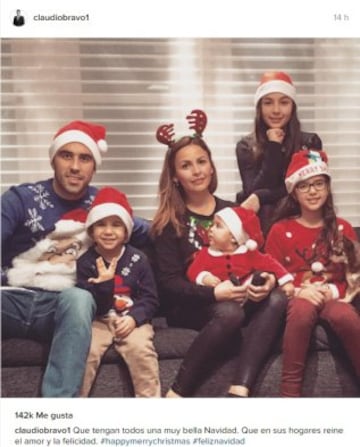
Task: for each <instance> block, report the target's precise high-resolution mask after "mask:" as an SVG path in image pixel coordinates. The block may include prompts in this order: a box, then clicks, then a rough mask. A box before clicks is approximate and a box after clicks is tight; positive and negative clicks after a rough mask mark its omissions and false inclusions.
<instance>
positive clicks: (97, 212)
mask: <svg viewBox="0 0 360 447" xmlns="http://www.w3.org/2000/svg"><path fill="white" fill-rule="evenodd" d="M109 216H118V217H119V218H120V219H121V220H122V221H123V223H124V225H125V227H126V230H127V238H126V241H125V242H127V241H128V240H129V239H130V236H131V233H132V230H133V227H134V222H133V218H132V216H133V212H132V208H131V206H130V204H129V202H128V200H127V197H126V195H125V194H124V193H123V192H121V191H119V190H117V189H115V188H111V187H109V186H107V187H105V188H102V189H100V190H99V191H98V193H97V194H96V196H95V199H94V201H93V203H92V205H91V208H90V210H89V214H88V216H87V219H86V223H85V227H86V228H87V229H89V228H90V227H91V225H93V224H94V223H95V222H98V221H99V220H101V219H105V218H106V217H109Z"/></svg>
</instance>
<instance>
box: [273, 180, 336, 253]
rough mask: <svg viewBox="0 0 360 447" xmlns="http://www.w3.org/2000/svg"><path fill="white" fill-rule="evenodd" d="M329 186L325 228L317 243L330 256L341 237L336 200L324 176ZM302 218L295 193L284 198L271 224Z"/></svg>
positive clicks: (324, 209)
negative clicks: (335, 243) (333, 246)
mask: <svg viewBox="0 0 360 447" xmlns="http://www.w3.org/2000/svg"><path fill="white" fill-rule="evenodd" d="M324 178H325V179H326V182H327V185H328V196H327V199H326V201H325V203H324V205H323V207H322V217H323V219H324V226H323V228H322V230H321V232H320V234H319V238H318V240H317V243H319V244H321V245H323V246H324V247H325V249H326V253H327V254H328V255H330V253H331V252H332V245H333V243H334V241H336V240H337V239H338V237H339V233H338V226H337V222H336V213H335V205H334V198H333V195H332V192H331V181H330V178H329V177H327V176H324ZM300 216H301V208H300V205H299V202H298V201H297V199H296V196H295V194H294V193H291V194H288V195H287V196H286V197H284V198H283V199H282V200H281V201H280V203H279V205H278V206H277V207H276V209H275V211H274V215H273V219H272V222H271V224H274V223H275V222H278V221H279V220H282V219H295V218H297V217H300Z"/></svg>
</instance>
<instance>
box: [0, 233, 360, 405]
mask: <svg viewBox="0 0 360 447" xmlns="http://www.w3.org/2000/svg"><path fill="white" fill-rule="evenodd" d="M357 230H358V233H360V231H359V230H360V229H359V228H358V229H357ZM356 305H357V309H358V310H360V296H358V297H357V299H356ZM153 325H154V327H155V347H156V349H157V352H158V355H159V364H160V380H161V385H162V392H163V394H164V393H165V392H166V391H167V390H168V388H169V386H170V385H171V383H172V382H173V380H174V377H175V375H176V372H177V370H178V368H179V366H180V364H181V361H182V359H183V357H184V355H185V353H186V351H187V350H188V348H189V346H190V344H191V343H192V341H193V340H194V338H195V336H196V332H195V331H193V330H189V329H182V328H169V327H168V326H167V324H166V321H165V319H164V318H163V317H158V318H155V319H154V321H153ZM332 338H333V336H332V335H331V333H327V331H326V330H325V329H324V328H323V327H321V326H320V325H318V326H317V327H316V329H315V331H314V334H313V338H312V342H311V348H310V353H309V358H308V362H307V368H306V373H305V381H304V387H303V394H304V396H307V397H360V384H359V383H358V382H357V381H356V378H355V376H354V373H353V371H352V367H351V365H350V364H349V362H348V360H347V358H346V356H345V354H344V352H343V349H342V347H341V346H340V345H339V343H337V342H336V340H333V339H332ZM330 346H331V350H330ZM48 349H49V346H48V345H47V344H44V343H39V342H37V341H33V340H23V339H8V340H4V341H3V342H2V369H1V371H2V390H1V391H2V396H3V397H38V396H39V388H40V383H41V377H42V374H43V371H44V366H45V364H46V359H47V353H48ZM237 349H238V347H237V346H229V350H228V352H224V353H222V359H220V360H219V363H218V365H217V366H216V367H215V368H214V369H213V370H211V371H208V374H207V376H206V377H204V380H203V382H202V383H201V384H200V386H199V387H198V389H197V390H196V393H195V396H197V397H221V396H225V395H226V392H227V389H228V387H229V385H230V384H231V381H232V375H233V372H234V370H235V368H236V361H235V357H236V351H237ZM281 362H282V358H281V340H280V339H279V342H278V343H277V345H276V346H274V350H273V352H272V354H271V356H270V357H269V359H268V361H267V362H266V364H265V365H264V368H263V370H262V371H261V373H260V375H259V377H258V380H257V382H256V385H255V387H254V389H253V390H252V395H253V396H255V397H276V396H279V383H280V373H281ZM91 395H92V396H93V397H130V396H133V390H132V386H131V380H130V376H129V373H128V370H127V367H126V365H125V363H124V362H123V361H122V359H121V358H119V356H118V355H117V354H116V352H115V351H114V349H112V348H110V349H109V350H108V351H107V353H106V354H105V356H104V358H103V361H102V364H101V366H100V369H99V372H98V376H97V379H96V382H95V384H94V387H93V389H92V393H91Z"/></svg>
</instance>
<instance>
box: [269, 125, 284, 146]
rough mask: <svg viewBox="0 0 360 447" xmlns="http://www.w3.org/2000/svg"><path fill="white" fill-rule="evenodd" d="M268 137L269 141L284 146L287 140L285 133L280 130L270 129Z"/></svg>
mask: <svg viewBox="0 0 360 447" xmlns="http://www.w3.org/2000/svg"><path fill="white" fill-rule="evenodd" d="M266 136H267V138H268V140H269V141H275V143H280V144H282V142H283V141H284V138H285V132H284V131H283V130H282V129H279V128H274V129H268V130H267V131H266Z"/></svg>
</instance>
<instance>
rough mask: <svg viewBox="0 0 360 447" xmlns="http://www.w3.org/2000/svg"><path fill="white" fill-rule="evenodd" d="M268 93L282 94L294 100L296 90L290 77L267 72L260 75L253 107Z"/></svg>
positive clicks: (280, 73)
mask: <svg viewBox="0 0 360 447" xmlns="http://www.w3.org/2000/svg"><path fill="white" fill-rule="evenodd" d="M270 93H283V94H284V95H286V96H288V97H289V98H291V99H292V100H293V101H294V102H295V100H296V89H295V87H294V84H293V82H292V79H291V77H290V76H289V75H288V74H287V73H284V72H283V71H269V72H266V73H264V74H263V75H262V77H261V80H260V84H259V86H258V88H257V89H256V92H255V106H256V105H257V103H258V102H259V100H260V99H261V98H262V97H263V96H266V95H269V94H270Z"/></svg>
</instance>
